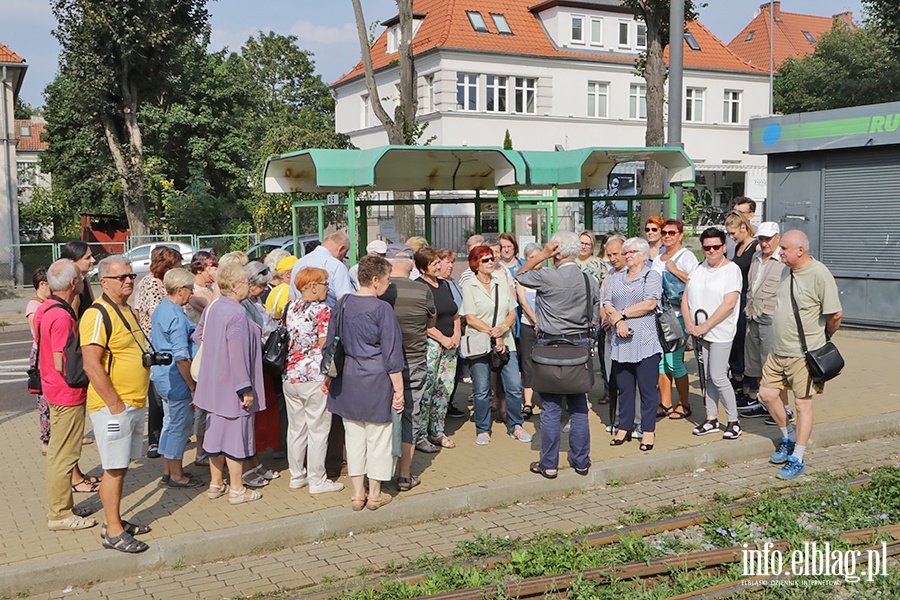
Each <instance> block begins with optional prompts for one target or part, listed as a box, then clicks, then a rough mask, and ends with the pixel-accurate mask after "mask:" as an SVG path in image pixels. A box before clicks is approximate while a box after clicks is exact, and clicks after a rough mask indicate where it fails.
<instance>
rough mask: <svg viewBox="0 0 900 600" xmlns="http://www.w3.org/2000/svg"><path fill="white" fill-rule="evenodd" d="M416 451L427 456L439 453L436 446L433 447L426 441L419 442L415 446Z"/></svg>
mask: <svg viewBox="0 0 900 600" xmlns="http://www.w3.org/2000/svg"><path fill="white" fill-rule="evenodd" d="M416 450H418V451H419V452H425V453H427V454H434V453H436V452H440V451H441V449H440V448H439V447H438V446H435V445H434V444H432V443H431V442H428V441H424V442H419V443H418V444H416Z"/></svg>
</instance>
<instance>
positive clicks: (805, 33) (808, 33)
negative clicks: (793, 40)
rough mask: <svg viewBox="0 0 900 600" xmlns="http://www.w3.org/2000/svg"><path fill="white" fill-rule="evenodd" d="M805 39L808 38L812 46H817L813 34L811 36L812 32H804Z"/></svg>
mask: <svg viewBox="0 0 900 600" xmlns="http://www.w3.org/2000/svg"><path fill="white" fill-rule="evenodd" d="M803 37H805V38H806V41H807V42H809V43H810V44H815V43H816V38H814V37H813V36H812V34H811V33H810V32H808V31H804V32H803Z"/></svg>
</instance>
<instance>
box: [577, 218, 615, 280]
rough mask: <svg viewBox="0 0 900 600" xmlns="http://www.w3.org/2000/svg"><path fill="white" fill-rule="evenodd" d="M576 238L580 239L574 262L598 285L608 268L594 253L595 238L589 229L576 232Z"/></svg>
mask: <svg viewBox="0 0 900 600" xmlns="http://www.w3.org/2000/svg"><path fill="white" fill-rule="evenodd" d="M578 238H579V239H580V240H581V251H580V252H579V253H578V258H576V259H575V264H577V265H578V266H579V267H581V270H582V271H584V272H585V273H587V274H588V275H590V276H591V277H593V278H594V280H595V281H596V282H597V285H600V284H601V283H603V280H604V279H605V278H606V274H607V273H608V272H609V268H608V267H607V266H606V263H604V262H603V261H602V260H600V259H599V258H598V257H597V256H596V255H595V253H594V249H595V248H596V246H597V238H595V237H594V234H593V232H591V231H582V232H581V233H580V234H578Z"/></svg>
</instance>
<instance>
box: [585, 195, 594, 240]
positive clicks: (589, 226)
mask: <svg viewBox="0 0 900 600" xmlns="http://www.w3.org/2000/svg"><path fill="white" fill-rule="evenodd" d="M585 193H586V194H590V191H586V192H585ZM582 214H584V228H585V230H586V231H593V230H594V203H593V202H592V201H591V197H590V195H587V196H586V197H585V199H584V213H582Z"/></svg>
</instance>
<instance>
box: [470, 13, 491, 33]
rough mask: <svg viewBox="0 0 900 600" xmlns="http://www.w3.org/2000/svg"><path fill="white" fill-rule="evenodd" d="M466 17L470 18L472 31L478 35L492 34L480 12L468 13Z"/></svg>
mask: <svg viewBox="0 0 900 600" xmlns="http://www.w3.org/2000/svg"><path fill="white" fill-rule="evenodd" d="M466 15H468V17H469V23H471V24H472V29H474V30H475V31H477V32H478V33H490V30H489V29H488V27H487V23H485V22H484V17H482V16H481V13H480V12H477V11H466Z"/></svg>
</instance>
